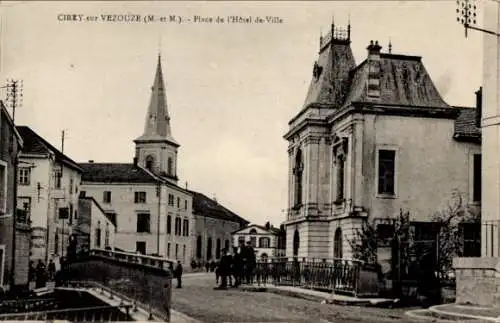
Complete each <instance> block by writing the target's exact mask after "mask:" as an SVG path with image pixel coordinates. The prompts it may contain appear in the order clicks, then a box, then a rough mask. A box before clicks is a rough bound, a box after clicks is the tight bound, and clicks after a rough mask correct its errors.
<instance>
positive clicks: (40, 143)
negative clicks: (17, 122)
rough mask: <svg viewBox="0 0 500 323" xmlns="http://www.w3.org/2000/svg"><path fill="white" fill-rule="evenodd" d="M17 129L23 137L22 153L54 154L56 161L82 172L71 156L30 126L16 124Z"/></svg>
mask: <svg viewBox="0 0 500 323" xmlns="http://www.w3.org/2000/svg"><path fill="white" fill-rule="evenodd" d="M16 129H17V131H18V132H19V134H20V135H21V137H22V139H23V148H22V150H21V152H22V153H26V154H51V153H52V154H54V155H55V159H56V161H58V162H60V163H63V164H65V165H66V166H68V167H69V168H71V169H74V170H76V171H78V172H82V168H81V167H80V166H79V165H78V163H76V162H75V161H73V160H72V159H71V158H69V157H68V156H66V155H65V154H63V153H62V152H60V151H59V150H58V149H57V148H56V147H54V146H52V145H51V144H50V143H49V142H48V141H46V140H45V139H43V138H42V137H40V136H39V135H38V134H37V133H36V132H35V131H33V130H32V129H31V128H30V127H28V126H16Z"/></svg>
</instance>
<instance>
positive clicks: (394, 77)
mask: <svg viewBox="0 0 500 323" xmlns="http://www.w3.org/2000/svg"><path fill="white" fill-rule="evenodd" d="M368 65H369V64H368V62H367V60H365V61H363V62H362V63H361V64H360V65H359V66H358V67H357V68H356V69H354V70H353V71H352V72H351V86H350V89H349V93H348V94H347V98H346V101H345V102H344V105H347V104H350V103H352V102H366V101H369V100H368V96H367V87H366V84H367V81H368V69H369V68H368ZM380 69H381V70H380V100H377V103H378V104H387V105H397V106H415V107H432V108H450V106H449V105H448V104H447V103H446V102H445V101H444V100H443V98H442V97H441V95H440V94H439V92H438V90H437V89H436V86H435V85H434V82H433V81H432V79H431V77H430V76H429V74H428V73H427V70H426V69H425V66H424V64H423V63H422V59H421V57H419V56H408V55H396V54H386V53H381V54H380Z"/></svg>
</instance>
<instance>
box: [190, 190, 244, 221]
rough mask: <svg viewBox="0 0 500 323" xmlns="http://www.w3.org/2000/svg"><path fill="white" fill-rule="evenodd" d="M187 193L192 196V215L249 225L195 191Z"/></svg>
mask: <svg viewBox="0 0 500 323" xmlns="http://www.w3.org/2000/svg"><path fill="white" fill-rule="evenodd" d="M189 192H191V194H193V214H197V215H203V216H207V217H211V218H217V219H221V220H227V221H233V222H238V223H240V224H241V225H247V224H248V223H250V222H249V221H247V220H245V219H243V218H242V217H240V216H239V215H237V214H236V213H234V212H232V211H230V210H229V209H227V208H225V207H224V206H222V205H221V204H219V203H218V202H216V201H214V200H213V199H211V198H209V197H207V196H206V195H204V194H202V193H199V192H195V191H189Z"/></svg>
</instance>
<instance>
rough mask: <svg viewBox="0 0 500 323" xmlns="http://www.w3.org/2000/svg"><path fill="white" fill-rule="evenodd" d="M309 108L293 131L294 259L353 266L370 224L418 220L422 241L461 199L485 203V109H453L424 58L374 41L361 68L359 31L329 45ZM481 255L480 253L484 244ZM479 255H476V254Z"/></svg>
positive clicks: (316, 71)
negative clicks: (479, 112)
mask: <svg viewBox="0 0 500 323" xmlns="http://www.w3.org/2000/svg"><path fill="white" fill-rule="evenodd" d="M319 43H320V44H319V54H318V59H317V61H316V62H314V64H313V68H312V80H311V83H310V86H309V90H308V92H307V94H306V99H305V102H304V105H303V107H302V109H301V110H300V111H299V112H298V114H297V115H296V116H294V117H293V118H292V119H291V120H290V122H289V126H290V128H289V131H288V132H287V133H286V135H285V136H284V137H285V139H286V140H287V141H288V143H289V147H288V156H289V169H288V174H289V175H288V180H289V181H288V188H289V189H288V193H289V196H288V213H287V220H286V222H285V225H286V230H287V240H286V241H287V248H286V249H287V250H286V254H287V256H288V257H290V256H298V257H313V258H327V259H331V258H350V257H351V256H352V249H351V247H350V244H349V241H352V240H351V239H352V238H353V234H354V232H355V229H356V228H359V227H360V226H361V224H362V223H363V221H366V220H367V219H371V220H377V219H391V218H392V219H393V218H395V217H396V215H397V214H398V213H399V212H400V210H401V209H403V210H407V211H408V212H410V216H411V221H412V222H413V223H414V227H413V230H414V231H413V233H414V234H415V239H417V240H418V239H425V237H424V236H425V235H426V234H427V235H429V234H430V235H432V232H430V231H428V229H429V228H430V227H429V226H426V223H429V221H431V219H432V216H433V215H434V214H435V213H436V212H437V211H439V210H441V209H442V208H444V207H446V206H447V204H448V203H449V202H450V199H451V198H452V194H453V192H460V194H461V196H462V197H463V198H464V200H465V202H466V204H468V205H471V206H478V205H479V204H480V198H481V188H480V187H481V177H480V175H479V174H480V169H481V162H480V160H481V156H480V154H481V150H480V141H479V131H478V128H477V125H476V109H475V108H462V107H453V106H450V105H449V104H447V103H446V102H445V101H444V100H443V99H442V97H441V95H440V94H439V92H438V91H437V89H436V87H435V85H434V83H433V81H432V79H431V76H430V74H429V73H428V72H427V70H426V68H425V66H424V63H423V61H422V58H421V57H419V56H410V55H402V54H395V53H392V50H391V45H389V50H388V52H385V53H384V52H381V46H380V45H379V44H378V42H373V41H371V42H370V44H369V45H368V47H367V56H366V59H365V60H364V61H363V62H361V63H360V64H356V62H355V60H354V56H353V53H352V50H351V26H348V27H347V28H338V27H335V26H334V25H333V24H332V26H331V31H330V32H329V33H328V34H327V35H326V36H325V37H321V38H320V42H319ZM475 246H477V244H475ZM476 249H477V248H476Z"/></svg>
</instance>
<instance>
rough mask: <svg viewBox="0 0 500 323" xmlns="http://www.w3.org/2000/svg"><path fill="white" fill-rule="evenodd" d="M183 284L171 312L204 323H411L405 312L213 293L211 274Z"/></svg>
mask: <svg viewBox="0 0 500 323" xmlns="http://www.w3.org/2000/svg"><path fill="white" fill-rule="evenodd" d="M183 284H184V285H183V288H182V289H175V288H174V289H173V292H172V297H173V304H172V306H173V309H174V310H176V311H179V312H182V313H184V314H186V315H188V316H191V317H193V318H195V319H198V320H200V321H202V322H205V323H221V322H288V323H293V322H297V323H298V322H301V323H306V322H307V323H318V322H324V323H326V322H414V321H412V320H411V319H410V318H407V317H405V314H404V312H405V311H406V310H407V309H380V308H366V307H354V306H339V305H327V304H320V303H319V302H313V301H307V300H303V299H299V298H292V297H287V296H281V295H276V294H272V293H253V292H243V291H240V290H236V289H230V290H213V287H215V276H214V274H213V273H201V274H188V275H186V276H185V278H184V279H183ZM174 286H175V284H174Z"/></svg>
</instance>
